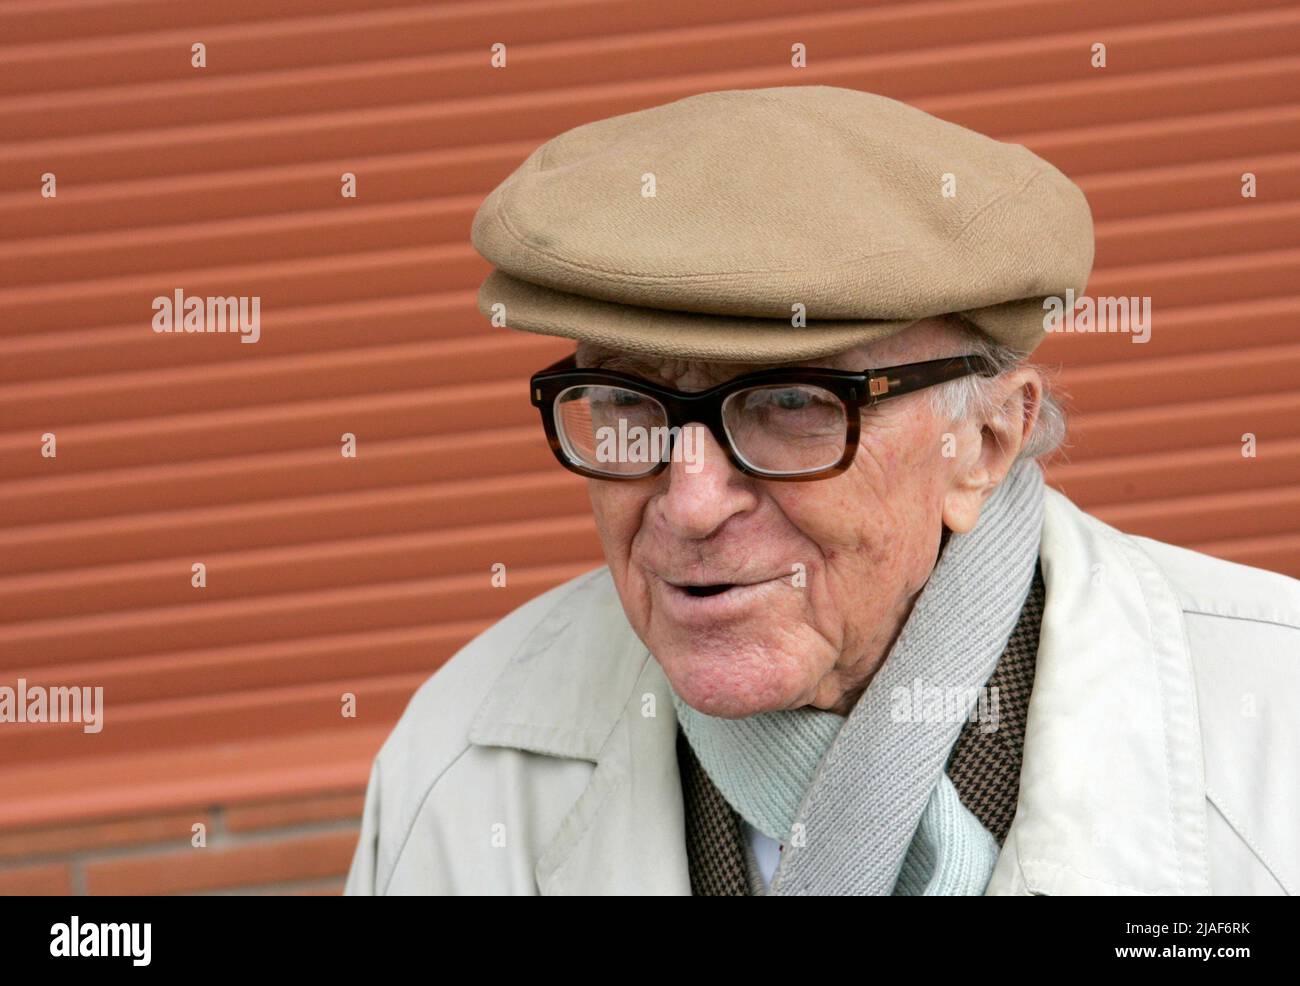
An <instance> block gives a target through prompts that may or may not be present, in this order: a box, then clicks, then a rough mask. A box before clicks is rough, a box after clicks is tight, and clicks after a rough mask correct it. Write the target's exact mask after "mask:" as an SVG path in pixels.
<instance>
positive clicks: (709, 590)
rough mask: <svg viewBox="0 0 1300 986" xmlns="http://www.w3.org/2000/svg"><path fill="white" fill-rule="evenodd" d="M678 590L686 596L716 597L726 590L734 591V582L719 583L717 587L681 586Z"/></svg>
mask: <svg viewBox="0 0 1300 986" xmlns="http://www.w3.org/2000/svg"><path fill="white" fill-rule="evenodd" d="M678 588H680V589H683V590H685V592H686V593H687V595H691V596H716V595H717V594H718V593H720V592H726V591H727V590H728V589H734V588H735V583H734V582H719V583H718V584H717V585H683V586H678Z"/></svg>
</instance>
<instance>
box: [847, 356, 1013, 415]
mask: <svg viewBox="0 0 1300 986" xmlns="http://www.w3.org/2000/svg"><path fill="white" fill-rule="evenodd" d="M994 371H995V367H994V366H993V364H992V363H990V362H989V361H988V360H986V359H985V358H984V357H982V356H949V357H946V358H944V359H931V360H925V361H924V362H921V363H904V364H902V365H900V366H891V367H888V368H886V369H883V370H868V371H867V391H868V393H867V400H866V402H867V403H872V404H874V403H877V402H879V401H882V400H886V399H887V398H890V397H901V396H903V395H904V394H910V393H913V392H914V391H917V390H922V389H924V388H926V387H933V386H935V385H936V384H941V383H947V382H948V381H949V380H957V379H960V378H961V377H964V376H969V375H970V374H972V373H978V374H982V375H984V376H990V375H992V374H993V372H994Z"/></svg>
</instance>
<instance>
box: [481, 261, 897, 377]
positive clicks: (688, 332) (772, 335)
mask: <svg viewBox="0 0 1300 986" xmlns="http://www.w3.org/2000/svg"><path fill="white" fill-rule="evenodd" d="M498 304H499V305H504V306H505V307H504V316H505V324H506V325H507V326H508V327H509V328H512V329H521V330H523V331H525V332H536V333H539V334H542V335H553V336H562V337H564V338H568V339H576V340H582V341H585V342H591V343H595V344H597V345H600V346H604V347H606V348H608V349H617V350H622V351H626V352H635V353H643V354H646V355H650V356H660V357H665V358H677V359H699V360H712V361H715V362H734V363H772V362H792V361H796V360H804V359H811V358H813V357H817V356H829V355H831V354H832V353H840V352H843V351H844V350H846V349H852V348H853V347H854V346H858V345H862V344H863V343H867V342H874V341H875V340H877V339H883V338H886V337H887V336H891V335H895V334H896V333H898V332H901V331H902V330H903V329H905V328H907V327H908V326H909V325H915V324H916V323H917V322H918V321H920V319H915V318H908V319H901V320H893V321H886V320H882V319H863V320H846V321H817V322H813V323H811V324H810V325H808V326H800V327H796V326H793V325H791V324H790V323H789V322H788V321H785V320H783V319H776V318H747V317H738V316H730V315H703V314H699V313H696V312H676V311H670V310H667V309H662V308H641V307H637V306H634V305H621V304H616V303H614V302H609V301H601V300H599V299H596V298H589V297H586V296H584V295H576V294H569V293H567V292H564V291H556V290H553V289H552V288H547V287H543V286H541V285H539V284H533V283H532V282H530V281H523V280H520V279H519V278H516V277H511V276H510V275H509V274H506V273H504V272H502V271H500V270H494V271H493V272H492V273H491V274H489V275H488V277H487V279H486V280H484V282H483V285H482V286H481V287H480V288H479V292H478V309H479V311H480V312H482V313H483V315H484V316H486V317H488V318H491V317H492V315H493V306H494V305H498Z"/></svg>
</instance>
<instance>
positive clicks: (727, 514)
mask: <svg viewBox="0 0 1300 986" xmlns="http://www.w3.org/2000/svg"><path fill="white" fill-rule="evenodd" d="M664 473H665V474H666V475H667V477H668V481H667V488H666V489H665V491H664V493H663V494H662V495H661V496H660V498H659V511H660V514H661V516H662V518H663V521H664V523H665V524H666V525H667V526H668V528H669V530H670V531H671V533H672V534H673V535H674V536H676V537H678V538H681V539H682V540H690V541H696V540H700V539H702V538H707V537H709V536H710V535H712V534H713V533H714V532H715V531H716V530H717V529H718V528H719V527H721V526H722V525H723V524H724V523H726V522H727V520H728V519H729V518H731V517H733V516H734V515H736V514H738V513H743V512H744V511H746V510H750V509H753V507H754V505H755V503H756V502H757V497H756V495H755V492H754V484H753V483H752V482H751V481H750V479H749V477H747V476H746V475H745V474H744V473H742V472H741V471H740V470H738V469H737V468H736V467H735V466H734V465H732V463H731V460H730V459H729V458H728V457H727V452H726V450H725V449H724V448H723V447H722V446H721V445H719V444H718V441H717V439H716V438H714V437H713V433H712V432H711V431H709V429H708V428H707V427H705V426H704V425H702V424H688V425H685V426H684V427H683V428H682V430H681V433H680V434H678V436H677V441H676V444H675V445H674V447H673V452H672V458H671V460H670V462H669V464H668V468H667V469H665V470H664Z"/></svg>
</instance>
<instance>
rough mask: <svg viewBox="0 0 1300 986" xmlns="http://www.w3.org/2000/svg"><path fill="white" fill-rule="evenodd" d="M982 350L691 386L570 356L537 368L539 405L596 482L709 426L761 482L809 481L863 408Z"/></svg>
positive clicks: (959, 369)
mask: <svg viewBox="0 0 1300 986" xmlns="http://www.w3.org/2000/svg"><path fill="white" fill-rule="evenodd" d="M995 372H996V368H995V367H994V365H993V364H992V363H991V362H990V361H989V360H987V359H985V358H983V357H982V356H974V355H970V356H952V357H948V358H946V359H935V360H926V361H925V362H921V363H904V364H901V365H899V366H887V367H883V368H880V369H866V370H861V371H857V372H855V371H852V370H833V369H821V368H806V367H778V368H774V369H768V370H758V371H756V372H754V373H747V374H745V375H743V376H739V377H735V378H734V379H732V380H728V381H726V382H725V383H721V384H718V385H717V386H715V387H710V388H709V389H708V390H702V391H696V392H693V393H688V392H685V391H680V390H674V389H672V388H670V387H663V386H660V385H659V384H656V383H654V382H652V381H649V380H645V379H643V378H641V377H637V376H633V375H632V374H629V373H620V372H618V371H614V370H603V369H600V368H595V367H593V368H581V369H580V368H578V367H577V364H576V361H575V359H574V357H573V356H568V357H566V358H565V359H562V360H560V361H559V362H558V363H555V364H553V365H552V366H548V367H547V368H546V369H544V370H541V371H539V372H537V373H535V374H533V376H532V379H531V382H530V387H531V397H532V403H533V405H534V406H535V407H537V409H538V410H539V411H540V412H541V415H542V426H543V427H544V428H545V430H546V439H547V441H548V442H549V443H550V446H551V451H552V452H554V453H555V457H556V459H558V460H559V462H560V464H561V465H563V466H564V467H565V468H566V469H569V470H571V471H573V472H575V473H577V474H578V475H580V476H586V477H589V478H591V479H612V480H620V479H624V480H628V479H647V478H649V477H652V476H655V475H658V474H659V473H660V472H662V471H663V470H664V468H666V467H667V466H668V464H669V462H671V461H673V457H674V455H675V454H678V457H679V458H680V455H679V453H680V451H681V448H682V445H683V429H685V428H686V427H687V426H688V425H691V424H696V425H702V426H703V427H705V428H708V429H709V432H710V433H711V434H712V435H713V438H714V439H715V441H716V442H717V443H718V445H719V446H720V447H721V448H722V449H724V450H725V451H726V454H727V456H728V458H729V459H730V461H731V463H732V464H733V465H734V466H735V467H736V468H737V469H739V470H740V471H741V472H743V473H746V474H748V475H750V476H757V477H760V478H762V479H771V480H778V481H789V482H805V481H808V480H814V479H827V478H829V477H831V476H837V475H839V474H840V473H842V472H844V470H846V469H847V468H848V467H849V466H850V464H852V462H853V457H854V456H855V455H856V454H857V449H858V436H859V433H860V428H861V411H862V408H864V407H865V408H870V407H874V406H875V405H877V404H879V403H881V402H882V401H886V400H891V399H893V398H895V397H902V396H903V395H905V394H911V393H914V392H915V391H918V390H923V389H924V388H926V387H933V386H935V385H936V384H940V383H946V382H947V381H949V380H956V379H958V378H960V377H964V376H968V375H970V374H979V375H982V376H991V375H993V374H994V373H995Z"/></svg>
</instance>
